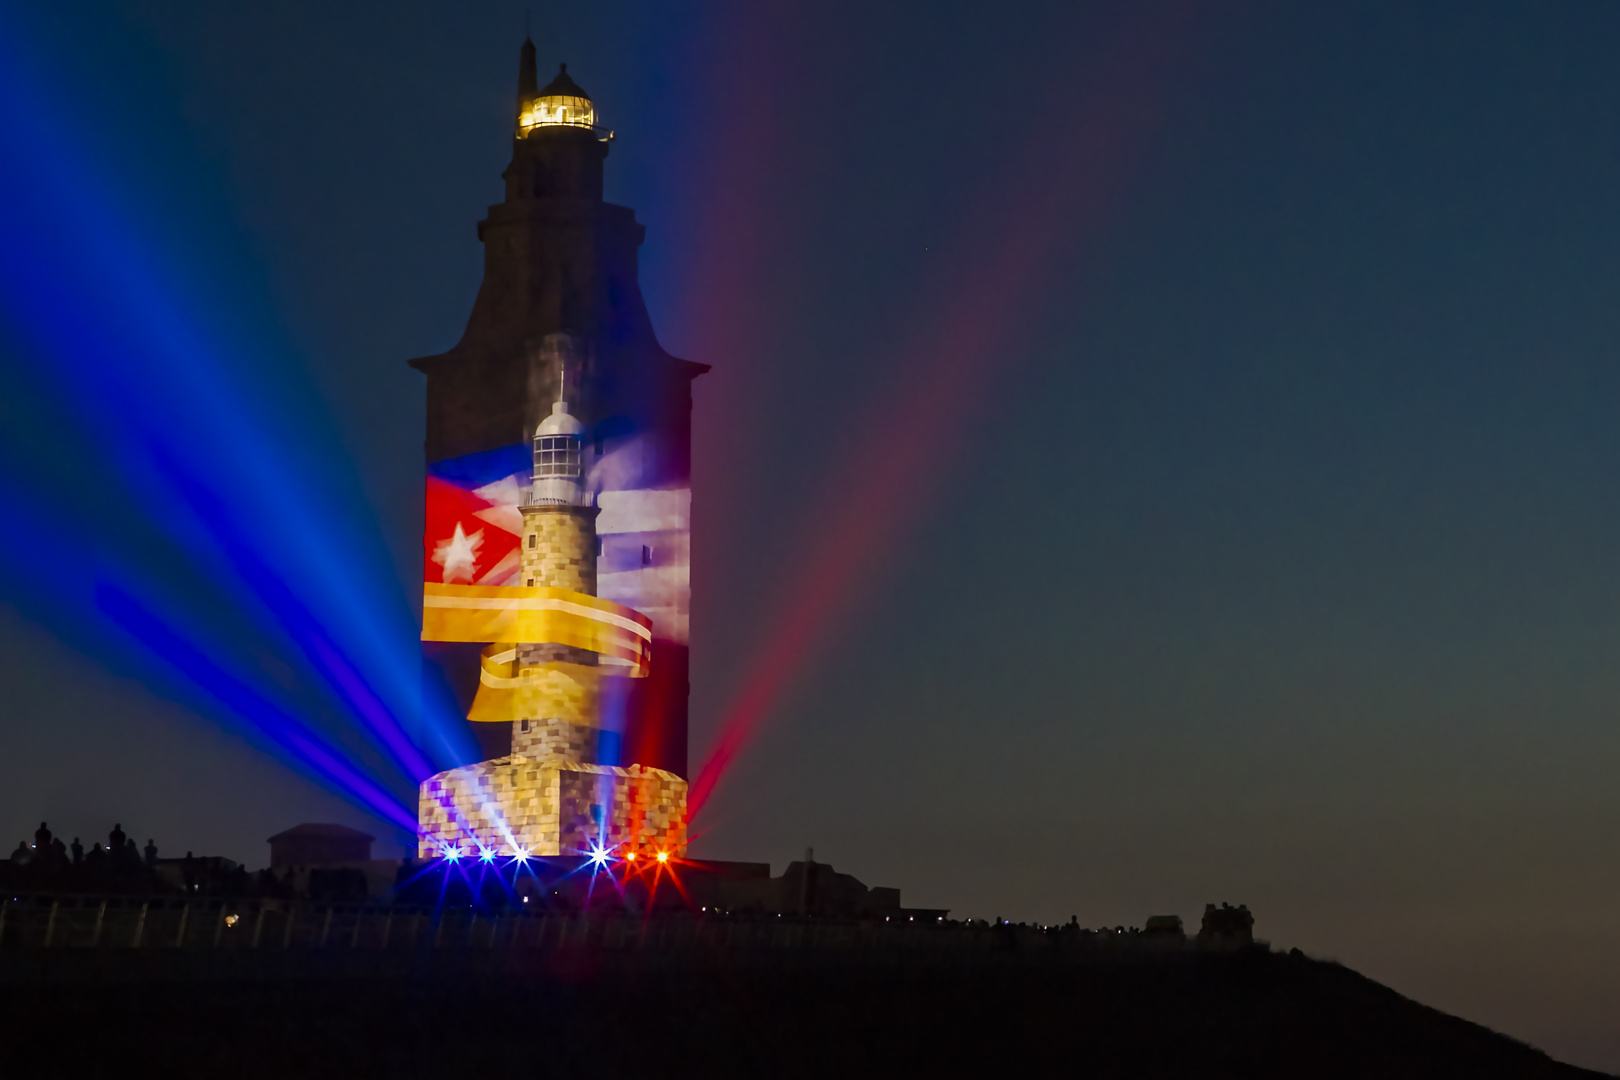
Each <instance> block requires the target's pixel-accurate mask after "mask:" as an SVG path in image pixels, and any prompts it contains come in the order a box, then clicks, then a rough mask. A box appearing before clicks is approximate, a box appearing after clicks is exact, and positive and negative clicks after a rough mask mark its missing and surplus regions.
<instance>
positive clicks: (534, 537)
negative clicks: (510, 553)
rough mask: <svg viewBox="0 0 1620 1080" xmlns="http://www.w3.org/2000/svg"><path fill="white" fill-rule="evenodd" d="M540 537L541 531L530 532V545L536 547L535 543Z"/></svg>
mask: <svg viewBox="0 0 1620 1080" xmlns="http://www.w3.org/2000/svg"><path fill="white" fill-rule="evenodd" d="M539 539H540V534H539V533H530V534H529V546H530V547H534V545H535V543H536V542H537V541H538V540H539Z"/></svg>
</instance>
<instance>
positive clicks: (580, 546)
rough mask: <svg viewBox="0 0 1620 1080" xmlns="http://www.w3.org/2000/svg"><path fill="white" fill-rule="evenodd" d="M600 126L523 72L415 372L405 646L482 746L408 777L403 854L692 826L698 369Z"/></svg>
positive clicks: (529, 51)
mask: <svg viewBox="0 0 1620 1080" xmlns="http://www.w3.org/2000/svg"><path fill="white" fill-rule="evenodd" d="M611 139H612V136H611V134H610V133H607V132H604V131H602V130H601V129H599V128H598V127H597V126H596V112H595V107H594V104H593V103H592V101H591V99H590V96H589V94H588V93H586V91H585V90H584V89H583V88H582V87H580V86H579V85H578V84H576V83H575V82H574V81H573V79H572V78H571V77H570V76H569V75H568V73H567V70H566V65H565V66H564V68H563V69H562V70H561V71H560V72H559V73H558V75H557V77H556V78H555V79H554V80H552V82H551V83H549V84H548V85H547V86H545V87H544V88H540V87H539V86H538V79H537V77H536V70H535V56H534V46H533V44H532V43H529V42H525V43H524V45H523V51H522V58H521V63H520V67H519V78H518V100H517V108H516V122H515V125H514V138H513V153H512V162H511V164H510V165H509V166H508V167H507V169H506V171H505V173H504V174H503V178H504V180H505V182H506V198H505V201H504V202H502V203H500V204H499V205H496V206H492V207H491V208H490V210H489V215H488V217H487V218H486V219H485V220H484V221H482V222H480V223H479V225H478V236H479V238H480V239H481V240H482V241H483V244H484V280H483V284H482V286H481V287H480V289H479V293H478V297H477V299H476V300H475V302H474V304H473V311H472V316H471V318H470V319H469V320H468V324H467V328H466V331H465V332H464V333H463V335H462V338H461V340H460V341H459V342H458V343H457V344H456V345H455V347H454V348H452V349H450V350H449V351H448V352H446V353H443V354H441V355H438V356H431V357H424V358H422V359H418V360H414V361H412V365H413V366H414V367H416V368H417V369H418V370H420V371H422V372H424V373H425V374H426V375H427V439H426V449H427V491H426V513H425V524H424V531H423V605H422V640H423V656H424V662H425V672H426V684H427V690H428V693H429V695H430V699H431V702H432V704H434V705H435V706H436V707H438V708H439V709H441V710H446V711H447V710H452V709H453V710H455V711H456V712H457V713H459V714H460V715H463V716H465V717H466V718H467V720H468V722H469V724H470V725H471V728H472V733H473V734H474V736H475V737H476V741H477V743H478V745H479V747H480V748H481V749H482V750H483V756H484V757H485V760H483V761H480V762H476V763H471V764H467V765H463V766H461V767H459V768H455V769H450V770H447V771H445V772H442V773H439V774H437V775H435V776H432V777H430V778H429V779H428V780H426V781H425V782H424V783H423V784H422V786H421V792H420V805H419V826H420V837H419V844H418V848H419V853H420V854H421V855H423V856H436V855H446V854H448V855H451V856H452V857H454V856H456V855H459V854H463V853H474V852H477V853H496V854H510V855H519V854H527V855H570V854H588V853H591V852H599V851H603V850H612V851H616V852H620V853H624V854H630V853H633V852H640V851H643V850H645V851H649V852H665V853H667V854H670V855H679V854H681V853H683V852H684V849H685V843H686V831H685V830H686V790H687V786H686V781H685V780H684V779H683V774H684V773H685V771H686V700H687V648H688V629H687V626H688V622H687V619H688V615H687V613H688V610H689V598H690V581H689V566H690V557H689V556H690V545H689V535H690V508H691V485H690V446H691V427H690V416H691V400H692V399H691V382H692V380H693V379H694V378H695V377H697V376H698V375H701V374H702V373H703V372H704V371H707V370H708V368H707V367H706V366H705V365H702V364H696V363H691V362H689V361H686V360H681V359H678V358H676V357H673V356H670V355H669V354H668V353H667V352H665V351H664V350H663V348H662V347H661V346H660V345H659V344H658V341H657V338H656V336H655V335H654V333H653V329H652V322H651V319H650V318H649V316H648V314H647V310H646V305H645V302H644V301H643V299H642V296H641V288H640V285H639V283H638V281H637V265H636V249H637V247H638V246H639V245H640V243H641V240H642V237H643V235H644V232H645V230H644V229H643V227H642V226H641V225H640V224H638V223H637V222H636V220H635V214H634V212H633V211H631V210H629V209H627V208H625V207H620V206H614V205H612V204H609V203H605V202H603V200H602V173H603V162H604V160H605V159H606V157H607V154H608V149H609V145H610V143H611Z"/></svg>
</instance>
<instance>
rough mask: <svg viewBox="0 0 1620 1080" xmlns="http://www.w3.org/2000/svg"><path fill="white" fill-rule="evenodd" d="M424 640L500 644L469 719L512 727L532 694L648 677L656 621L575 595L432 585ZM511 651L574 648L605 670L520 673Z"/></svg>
mask: <svg viewBox="0 0 1620 1080" xmlns="http://www.w3.org/2000/svg"><path fill="white" fill-rule="evenodd" d="M422 640H423V641H469V642H493V643H494V644H491V645H490V646H489V647H488V648H486V649H484V652H483V656H482V657H481V658H480V671H479V686H478V696H477V697H476V698H475V699H474V701H473V706H472V711H471V712H470V713H469V714H468V716H467V719H469V720H474V721H479V722H484V723H506V722H510V721H511V720H512V718H513V715H514V708H515V705H516V702H517V695H518V692H519V691H521V690H523V689H524V688H525V687H533V688H535V689H540V687H541V686H542V685H543V684H548V683H559V681H560V684H559V687H557V688H555V689H556V690H557V692H565V691H564V689H563V688H564V687H565V686H566V685H567V684H570V683H571V684H575V685H576V686H577V685H578V684H581V683H585V682H589V683H591V684H594V682H595V679H596V678H597V677H598V676H599V675H604V674H613V675H628V676H630V677H632V678H641V677H642V676H645V675H646V674H647V664H648V661H649V659H650V653H651V649H652V620H651V619H649V618H647V616H645V615H643V614H642V613H641V612H639V611H636V610H635V609H634V608H627V607H625V606H624V605H622V604H615V603H613V602H612V601H611V600H603V599H601V598H600V597H596V596H587V595H585V594H584V593H577V592H571V591H569V590H568V589H551V588H544V587H541V586H527V587H519V586H511V585H439V584H434V583H432V582H428V583H425V584H424V585H423V586H422ZM508 643H511V644H517V643H523V644H529V645H542V644H557V645H571V646H573V647H575V648H578V649H585V650H588V651H590V652H594V653H597V654H599V655H600V656H601V657H602V659H603V661H604V668H602V669H597V668H592V667H588V666H586V665H582V664H569V663H560V662H553V663H547V664H542V665H540V667H539V668H537V669H535V670H533V671H532V672H524V673H520V672H519V671H518V670H517V650H516V649H514V648H505V649H503V648H501V647H500V646H501V645H504V644H508ZM580 689H581V690H583V687H580ZM569 696H572V695H569Z"/></svg>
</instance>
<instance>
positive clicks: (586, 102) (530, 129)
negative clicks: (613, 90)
mask: <svg viewBox="0 0 1620 1080" xmlns="http://www.w3.org/2000/svg"><path fill="white" fill-rule="evenodd" d="M557 127H563V128H584V129H585V130H587V131H590V130H592V129H594V128H595V127H596V107H595V106H593V105H592V104H591V95H589V94H587V93H586V92H585V89H584V88H583V87H581V86H580V85H579V84H578V83H576V82H575V81H574V80H573V79H571V78H569V77H568V65H567V64H563V65H562V67H561V69H560V70H559V71H558V72H557V77H556V78H555V79H552V80H551V81H550V82H549V83H547V84H546V85H545V86H543V87H541V88H540V89H539V90H538V91H536V92H535V95H534V96H533V97H531V98H527V99H526V100H524V101H523V102H522V103H521V104H520V105H519V108H518V136H519V137H520V138H524V137H527V136H529V135H532V134H534V133H535V132H536V131H539V130H540V129H542V128H557Z"/></svg>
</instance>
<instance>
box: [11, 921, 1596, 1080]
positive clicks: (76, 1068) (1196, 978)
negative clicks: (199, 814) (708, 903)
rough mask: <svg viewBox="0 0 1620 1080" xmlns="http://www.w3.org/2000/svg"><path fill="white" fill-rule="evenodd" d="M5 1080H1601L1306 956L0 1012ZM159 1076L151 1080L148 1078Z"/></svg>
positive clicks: (693, 977) (30, 991)
mask: <svg viewBox="0 0 1620 1080" xmlns="http://www.w3.org/2000/svg"><path fill="white" fill-rule="evenodd" d="M0 1006H3V1012H0V1015H3V1016H4V1018H5V1019H4V1021H3V1023H4V1028H5V1031H4V1035H5V1042H6V1045H7V1046H8V1047H10V1051H9V1053H10V1055H11V1058H10V1061H11V1065H10V1067H8V1068H7V1069H5V1070H4V1073H5V1075H6V1076H8V1077H22V1076H63V1077H69V1076H71V1077H124V1076H131V1075H136V1074H137V1072H138V1073H139V1074H143V1075H160V1074H167V1075H174V1076H198V1075H220V1076H231V1077H342V1078H344V1080H354V1078H357V1077H368V1076H385V1077H396V1076H423V1077H434V1078H438V1080H450V1078H456V1077H482V1076H497V1075H498V1076H502V1077H516V1076H568V1077H572V1076H591V1077H616V1076H626V1077H647V1076H721V1077H733V1076H736V1077H797V1076H805V1077H811V1076H814V1077H820V1078H832V1077H839V1078H842V1077H868V1076H871V1077H886V1078H903V1077H913V1076H941V1077H950V1076H992V1077H994V1076H1003V1075H1019V1076H1059V1077H1119V1078H1122V1080H1123V1078H1131V1080H1138V1078H1143V1077H1233V1078H1238V1077H1242V1078H1256V1077H1288V1078H1291V1080H1292V1078H1300V1077H1311V1078H1337V1077H1345V1078H1349V1077H1356V1078H1368V1080H1372V1078H1377V1080H1400V1078H1406V1077H1412V1078H1416V1077H1433V1078H1469V1080H1489V1078H1492V1077H1525V1078H1539V1077H1547V1078H1570V1080H1573V1078H1575V1077H1595V1076H1598V1075H1599V1074H1597V1073H1591V1072H1586V1071H1584V1070H1580V1069H1576V1068H1573V1067H1570V1066H1566V1065H1560V1064H1558V1063H1556V1062H1553V1061H1551V1060H1550V1059H1548V1058H1547V1057H1546V1056H1545V1055H1544V1054H1542V1053H1540V1052H1539V1051H1537V1050H1534V1049H1532V1048H1530V1047H1528V1046H1525V1045H1523V1044H1522V1043H1518V1042H1515V1041H1514V1040H1511V1039H1508V1038H1506V1037H1504V1036H1501V1035H1498V1034H1495V1033H1494V1032H1491V1031H1488V1030H1486V1029H1485V1028H1482V1027H1479V1026H1478V1025H1475V1024H1471V1023H1468V1022H1467V1021H1464V1020H1459V1019H1457V1018H1455V1017H1451V1016H1447V1015H1445V1014H1443V1013H1440V1012H1437V1011H1435V1010H1433V1009H1430V1008H1427V1007H1425V1006H1422V1005H1419V1004H1417V1003H1415V1002H1412V1001H1409V1000H1407V999H1406V998H1403V997H1401V996H1400V995H1399V994H1396V993H1395V992H1394V991H1392V990H1389V989H1388V988H1386V987H1383V986H1380V985H1378V984H1377V983H1374V982H1372V981H1371V980H1368V979H1366V978H1363V977H1362V976H1360V975H1357V974H1356V973H1355V972H1353V971H1350V970H1348V969H1346V968H1343V967H1341V966H1339V965H1336V964H1331V963H1323V962H1320V961H1314V960H1310V959H1308V958H1306V957H1304V956H1301V955H1299V954H1293V955H1286V956H1285V955H1271V954H1266V953H1264V952H1252V953H1247V954H1239V955H1201V954H1178V955H1167V956H1158V957H1134V958H1124V959H1100V960H1098V961H1097V962H1095V963H1087V964H1079V965H1065V966H1062V967H1056V966H1053V967H1041V966H1006V967H1000V966H995V965H990V966H975V967H962V968H930V969H924V968H911V969H902V970H893V969H890V970H874V969H869V968H865V969H863V968H838V969H825V968H824V969H816V968H805V967H800V968H796V969H794V968H789V969H782V968H775V969H762V968H750V969H736V968H730V969H728V968H720V967H713V966H710V967H690V968H686V969H684V970H653V969H642V970H635V969H628V970H618V971H615V972H613V973H611V974H609V973H606V972H605V971H603V972H599V973H596V974H584V973H582V972H580V971H578V970H576V971H573V972H571V973H570V972H567V971H562V970H560V969H559V968H558V967H556V966H555V964H554V965H553V966H552V967H551V968H550V970H547V971H544V972H541V971H536V972H534V973H532V974H531V975H527V976H519V977H513V976H510V975H504V976H499V975H484V976H479V977H474V976H471V975H467V974H453V973H448V972H438V973H434V974H425V975H422V976H418V977H416V978H411V979H405V978H389V979H376V978H371V979H366V978H353V979H325V980H304V981H297V982H264V981H260V982H199V981H189V982H181V981H167V982H140V983H130V982H123V983H116V984H115V983H101V984H97V985H86V984H84V983H77V984H67V983H53V984H48V985H44V984H42V985H35V986H32V987H29V986H22V985H16V984H13V985H10V986H6V987H4V988H3V989H0ZM154 1070H161V1073H159V1072H155V1071H154Z"/></svg>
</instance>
